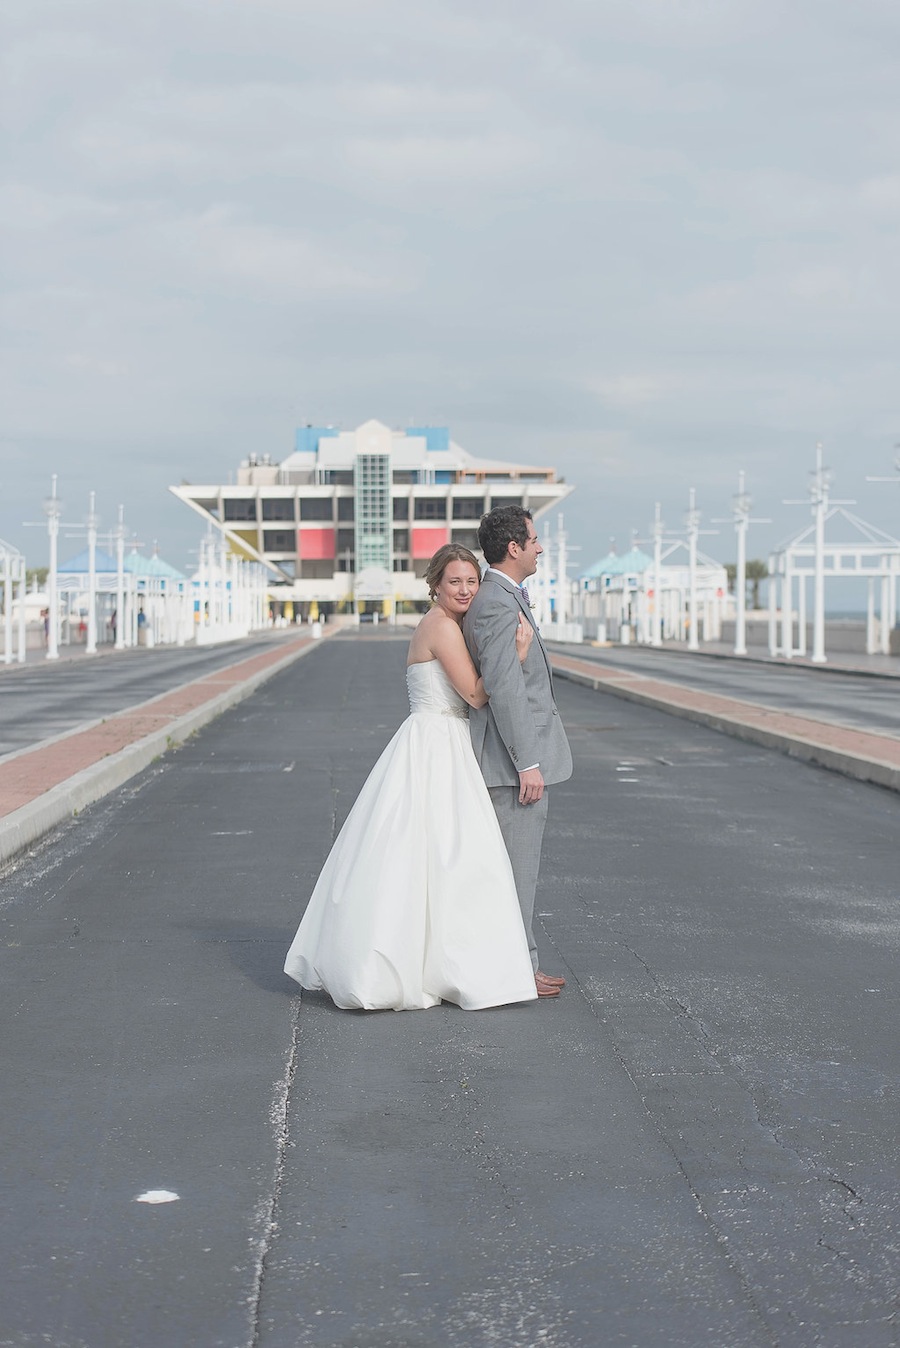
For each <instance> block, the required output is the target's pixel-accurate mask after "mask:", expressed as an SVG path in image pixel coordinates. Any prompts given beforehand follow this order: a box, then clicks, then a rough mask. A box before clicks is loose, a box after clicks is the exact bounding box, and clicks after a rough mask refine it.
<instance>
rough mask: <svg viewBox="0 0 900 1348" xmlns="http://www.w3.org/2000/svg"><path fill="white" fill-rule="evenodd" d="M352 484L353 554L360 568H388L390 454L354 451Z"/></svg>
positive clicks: (362, 569) (386, 569)
mask: <svg viewBox="0 0 900 1348" xmlns="http://www.w3.org/2000/svg"><path fill="white" fill-rule="evenodd" d="M354 483H355V486H356V557H357V564H358V567H359V570H360V571H365V570H366V569H367V568H368V567H370V566H371V567H378V568H380V569H381V570H384V571H388V570H390V565H391V549H390V537H391V535H390V520H391V456H390V454H386V453H383V452H377V453H372V454H358V455H357V456H356V470H355V478H354Z"/></svg>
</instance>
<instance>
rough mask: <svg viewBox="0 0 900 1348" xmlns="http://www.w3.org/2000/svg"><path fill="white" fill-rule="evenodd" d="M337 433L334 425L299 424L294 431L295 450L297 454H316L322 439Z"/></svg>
mask: <svg viewBox="0 0 900 1348" xmlns="http://www.w3.org/2000/svg"><path fill="white" fill-rule="evenodd" d="M337 434H338V431H337V430H335V428H334V426H299V427H298V428H297V430H296V431H295V432H294V450H295V452H296V453H297V454H310V453H312V454H314V453H315V452H316V450H317V449H318V448H319V441H320V440H322V439H324V438H325V436H334V435H337Z"/></svg>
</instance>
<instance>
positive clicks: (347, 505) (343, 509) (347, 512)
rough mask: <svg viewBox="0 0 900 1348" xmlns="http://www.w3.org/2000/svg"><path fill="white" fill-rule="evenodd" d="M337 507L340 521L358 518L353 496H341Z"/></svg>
mask: <svg viewBox="0 0 900 1348" xmlns="http://www.w3.org/2000/svg"><path fill="white" fill-rule="evenodd" d="M337 507H338V519H339V520H352V519H355V518H356V502H355V501H354V499H353V497H352V496H339V497H338V503H337Z"/></svg>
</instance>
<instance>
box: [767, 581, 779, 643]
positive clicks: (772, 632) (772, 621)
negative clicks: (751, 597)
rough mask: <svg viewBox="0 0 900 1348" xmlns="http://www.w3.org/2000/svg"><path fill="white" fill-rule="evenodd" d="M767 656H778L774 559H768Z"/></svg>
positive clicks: (776, 582) (776, 583) (776, 585)
mask: <svg viewBox="0 0 900 1348" xmlns="http://www.w3.org/2000/svg"><path fill="white" fill-rule="evenodd" d="M768 590H769V655H771V656H773V657H774V656H776V655H777V654H778V577H777V574H776V571H775V558H774V557H770V558H769V585H768Z"/></svg>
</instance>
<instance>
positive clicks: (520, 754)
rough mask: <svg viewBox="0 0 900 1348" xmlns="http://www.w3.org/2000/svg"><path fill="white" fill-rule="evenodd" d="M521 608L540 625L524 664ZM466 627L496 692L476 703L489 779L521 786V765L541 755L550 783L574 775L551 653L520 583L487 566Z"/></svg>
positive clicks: (473, 713) (476, 740) (475, 736)
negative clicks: (482, 703) (555, 691)
mask: <svg viewBox="0 0 900 1348" xmlns="http://www.w3.org/2000/svg"><path fill="white" fill-rule="evenodd" d="M520 613H524V614H525V617H526V618H527V620H528V621H529V622H530V623H531V625H532V627H534V631H535V636H534V640H533V641H532V643H531V649H530V650H529V652H528V655H527V656H526V657H525V663H524V664H522V663H521V662H520V660H519V657H518V654H517V652H516V642H515V637H516V625H517V623H518V620H519V614H520ZM463 633H464V635H465V638H466V645H467V646H468V648H469V654H470V655H471V657H472V659H473V660H474V662H475V668H476V669H477V670H478V672H479V674H480V675H481V676H482V678H483V679H484V686H485V689H486V691H487V693H488V696H489V697H490V702H489V703H488V705H487V706H486V707H480V708H478V709H477V710H476V709H475V708H471V709H470V711H469V726H470V728H471V732H472V747H473V749H474V750H475V757H476V758H477V759H478V762H479V764H480V766H481V771H482V773H483V775H484V780H485V782H486V783H487V785H488V786H518V783H519V769H520V768H530V767H532V766H533V765H534V764H536V763H537V764H538V765H539V766H540V770H541V775H542V776H543V778H544V781H545V783H546V784H547V785H548V786H550V785H552V783H553V782H564V781H565V780H566V778H567V777H571V775H572V754H571V751H570V749H569V741H568V740H567V739H566V732H565V730H564V729H563V726H562V721H561V720H560V716H559V712H558V711H557V708H556V702H555V700H554V697H553V679H552V676H551V673H550V660H549V658H548V656H547V652H546V651H545V650H544V646H543V643H542V642H541V638H540V634H539V633H538V630H537V627H536V626H535V623H534V619H533V618H532V616H531V610H530V609H529V608H528V606H527V604H526V603H525V601H524V599H523V598H522V592H521V590H520V589H519V588H518V586H516V585H515V584H514V583H513V582H512V581H511V580H507V578H506V577H505V576H502V575H499V574H498V573H497V572H494V571H488V572H486V573H485V576H484V579H483V580H482V582H481V585H480V586H479V589H478V593H477V594H476V595H475V598H474V599H473V600H472V603H471V604H470V605H469V610H468V612H467V614H466V616H465V618H464V620H463Z"/></svg>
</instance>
